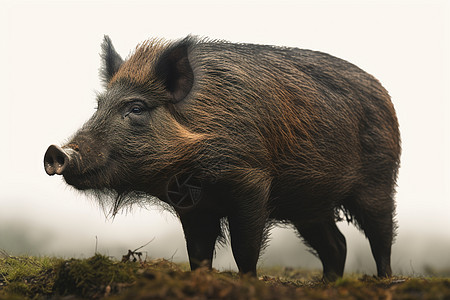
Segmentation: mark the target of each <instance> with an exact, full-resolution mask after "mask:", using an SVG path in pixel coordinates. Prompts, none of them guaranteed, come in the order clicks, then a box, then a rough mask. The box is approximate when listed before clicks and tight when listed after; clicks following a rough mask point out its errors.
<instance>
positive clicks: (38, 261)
mask: <svg viewBox="0 0 450 300" xmlns="http://www.w3.org/2000/svg"><path fill="white" fill-rule="evenodd" d="M259 274H260V277H259V279H256V278H247V277H243V278H240V277H239V275H238V274H236V273H235V272H217V271H208V270H202V269H200V270H196V271H193V272H190V271H188V267H187V265H186V264H175V263H172V262H170V261H167V260H164V259H158V260H150V261H144V262H130V261H127V262H119V261H116V260H114V259H110V258H108V257H106V256H102V255H99V254H97V255H95V256H93V257H91V258H87V259H69V260H65V259H61V258H49V257H25V256H23V257H12V256H6V255H4V257H3V258H1V257H0V299H1V300H3V299H59V298H64V297H66V299H68V298H67V297H68V296H70V297H69V298H70V299H101V298H107V299H450V278H448V277H433V278H432V277H430V278H410V277H393V278H390V279H376V278H374V277H372V276H362V275H357V274H354V275H346V276H344V278H342V279H339V280H338V281H336V282H334V283H329V284H326V283H323V282H322V281H321V280H320V276H321V274H320V272H318V271H306V270H299V269H290V268H270V269H261V270H259Z"/></svg>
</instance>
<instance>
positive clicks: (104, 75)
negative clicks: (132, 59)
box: [100, 35, 123, 86]
mask: <svg viewBox="0 0 450 300" xmlns="http://www.w3.org/2000/svg"><path fill="white" fill-rule="evenodd" d="M100 56H101V58H102V66H101V68H100V77H101V79H102V81H103V84H104V85H105V86H106V85H108V83H109V81H110V80H111V78H112V77H113V76H114V74H116V72H117V71H118V70H119V68H120V66H121V65H122V63H123V59H122V58H121V57H120V55H119V54H118V53H117V52H116V50H115V49H114V46H113V44H112V42H111V39H110V38H109V36H107V35H105V37H104V38H103V43H102V53H101V54H100Z"/></svg>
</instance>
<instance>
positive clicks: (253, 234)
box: [228, 174, 270, 276]
mask: <svg viewBox="0 0 450 300" xmlns="http://www.w3.org/2000/svg"><path fill="white" fill-rule="evenodd" d="M242 182H243V184H242V186H240V187H237V188H236V189H233V190H232V192H231V200H232V207H231V210H230V213H229V214H228V223H229V228H230V237H231V248H232V250H233V256H234V259H235V261H236V264H237V266H238V268H239V272H240V273H241V274H250V275H251V276H256V264H257V262H258V259H259V255H260V251H261V248H262V247H263V244H265V239H266V237H267V232H266V231H267V228H266V224H267V221H268V216H269V213H268V210H267V201H268V198H269V191H270V180H268V179H267V180H266V178H264V177H263V176H261V177H259V176H257V175H256V174H254V177H252V178H244V179H243V181H242Z"/></svg>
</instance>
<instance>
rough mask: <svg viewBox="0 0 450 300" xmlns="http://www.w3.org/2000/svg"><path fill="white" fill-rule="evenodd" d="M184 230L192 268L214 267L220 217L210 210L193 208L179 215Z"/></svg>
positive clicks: (219, 230) (219, 231)
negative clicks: (213, 260) (213, 261)
mask: <svg viewBox="0 0 450 300" xmlns="http://www.w3.org/2000/svg"><path fill="white" fill-rule="evenodd" d="M179 217H180V220H181V224H182V226H183V230H184V236H185V239H186V246H187V250H188V256H189V263H190V265H191V270H195V269H197V268H199V267H208V268H212V259H213V255H214V247H215V244H216V240H217V237H218V236H219V235H220V233H221V229H220V217H219V216H217V215H214V214H212V213H211V212H208V211H202V210H193V211H190V212H187V213H183V214H180V215H179Z"/></svg>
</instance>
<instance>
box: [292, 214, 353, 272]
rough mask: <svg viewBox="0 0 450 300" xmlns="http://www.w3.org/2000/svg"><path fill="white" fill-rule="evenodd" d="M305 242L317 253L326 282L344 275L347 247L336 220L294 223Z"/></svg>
mask: <svg viewBox="0 0 450 300" xmlns="http://www.w3.org/2000/svg"><path fill="white" fill-rule="evenodd" d="M293 223H294V225H295V227H296V228H297V230H298V232H299V233H300V235H301V237H302V238H303V239H304V241H305V242H306V243H307V244H308V245H309V246H310V247H311V248H312V249H314V251H316V253H317V255H318V256H319V258H320V260H321V261H322V265H323V277H324V280H325V281H335V280H336V279H337V278H338V277H342V275H343V274H344V265H345V258H346V255H347V245H346V242H345V237H344V236H343V235H342V233H341V232H340V231H339V229H338V228H337V226H336V223H335V222H334V220H330V221H328V222H323V223H313V224H302V223H296V222H293Z"/></svg>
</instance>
